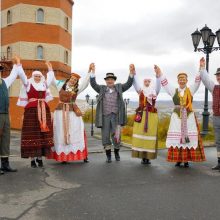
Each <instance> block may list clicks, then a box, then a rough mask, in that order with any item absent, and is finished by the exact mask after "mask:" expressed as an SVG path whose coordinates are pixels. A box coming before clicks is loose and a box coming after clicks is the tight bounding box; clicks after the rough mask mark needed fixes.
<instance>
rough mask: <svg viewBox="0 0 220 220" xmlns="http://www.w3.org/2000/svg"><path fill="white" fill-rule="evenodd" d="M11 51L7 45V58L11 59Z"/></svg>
mask: <svg viewBox="0 0 220 220" xmlns="http://www.w3.org/2000/svg"><path fill="white" fill-rule="evenodd" d="M11 52H12V51H11V47H9V46H8V47H7V60H10V59H11V54H12V53H11Z"/></svg>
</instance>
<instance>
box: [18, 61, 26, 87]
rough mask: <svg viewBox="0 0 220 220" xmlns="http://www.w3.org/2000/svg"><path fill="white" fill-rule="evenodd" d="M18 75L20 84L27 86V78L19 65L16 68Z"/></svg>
mask: <svg viewBox="0 0 220 220" xmlns="http://www.w3.org/2000/svg"><path fill="white" fill-rule="evenodd" d="M18 75H19V77H20V79H21V81H22V83H23V84H24V86H28V79H27V76H26V74H25V72H24V69H23V67H22V65H20V66H19V67H18Z"/></svg>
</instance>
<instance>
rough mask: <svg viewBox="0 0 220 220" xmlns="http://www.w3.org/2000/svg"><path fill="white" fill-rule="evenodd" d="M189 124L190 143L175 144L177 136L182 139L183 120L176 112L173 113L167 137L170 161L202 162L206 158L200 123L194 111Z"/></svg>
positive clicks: (168, 158) (168, 159)
mask: <svg viewBox="0 0 220 220" xmlns="http://www.w3.org/2000/svg"><path fill="white" fill-rule="evenodd" d="M172 119H173V120H172ZM174 119H175V120H174ZM187 125H188V134H189V140H190V143H186V144H181V143H180V142H176V144H175V141H176V140H177V138H178V140H180V137H181V121H180V119H179V118H177V114H176V113H173V114H172V117H171V122H170V128H169V131H168V137H167V138H168V140H167V147H168V154H167V161H168V162H182V163H185V162H188V161H193V162H202V161H205V160H206V159H205V153H204V147H203V144H202V138H201V136H200V128H199V124H198V121H197V118H196V116H195V114H194V113H191V114H190V115H189V117H188V119H187ZM172 142H173V143H172Z"/></svg>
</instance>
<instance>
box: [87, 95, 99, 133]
mask: <svg viewBox="0 0 220 220" xmlns="http://www.w3.org/2000/svg"><path fill="white" fill-rule="evenodd" d="M97 99H98V95H96V99H90V96H89V95H88V94H87V95H86V102H87V103H88V104H89V105H91V106H92V122H91V136H93V135H94V127H93V123H94V117H93V109H94V105H96V104H97Z"/></svg>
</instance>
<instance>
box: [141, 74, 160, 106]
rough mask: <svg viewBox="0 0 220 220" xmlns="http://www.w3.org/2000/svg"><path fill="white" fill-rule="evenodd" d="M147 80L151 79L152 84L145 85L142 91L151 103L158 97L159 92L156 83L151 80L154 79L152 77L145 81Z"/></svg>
mask: <svg viewBox="0 0 220 220" xmlns="http://www.w3.org/2000/svg"><path fill="white" fill-rule="evenodd" d="M145 80H147V81H150V85H149V86H148V87H147V86H145V85H143V88H142V91H143V93H144V96H145V97H147V101H148V102H149V103H150V104H152V99H156V98H157V92H156V89H155V85H154V84H153V83H152V82H151V81H152V80H151V79H150V78H147V79H144V81H145ZM143 84H144V83H143Z"/></svg>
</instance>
